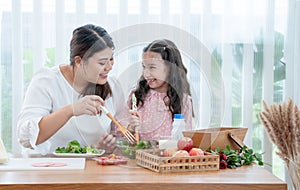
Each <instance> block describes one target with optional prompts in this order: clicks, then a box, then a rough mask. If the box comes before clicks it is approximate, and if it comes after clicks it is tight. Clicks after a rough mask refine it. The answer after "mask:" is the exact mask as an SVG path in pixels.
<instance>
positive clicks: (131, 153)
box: [116, 139, 153, 159]
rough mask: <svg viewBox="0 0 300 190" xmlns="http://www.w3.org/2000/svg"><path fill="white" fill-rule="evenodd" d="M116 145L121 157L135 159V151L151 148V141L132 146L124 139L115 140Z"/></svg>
mask: <svg viewBox="0 0 300 190" xmlns="http://www.w3.org/2000/svg"><path fill="white" fill-rule="evenodd" d="M116 145H117V147H118V149H119V150H120V151H121V153H122V155H123V156H125V157H127V158H130V159H135V152H136V150H139V149H149V148H153V145H152V143H151V141H140V142H139V143H138V144H136V145H133V144H130V143H129V142H128V141H126V140H124V139H120V140H117V144H116Z"/></svg>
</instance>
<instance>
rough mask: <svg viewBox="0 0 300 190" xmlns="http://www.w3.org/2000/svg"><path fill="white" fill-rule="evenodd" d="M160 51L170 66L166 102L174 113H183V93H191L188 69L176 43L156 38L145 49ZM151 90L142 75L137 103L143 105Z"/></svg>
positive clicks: (138, 87) (165, 62)
mask: <svg viewBox="0 0 300 190" xmlns="http://www.w3.org/2000/svg"><path fill="white" fill-rule="evenodd" d="M148 51H150V52H155V53H159V54H160V55H161V57H162V59H163V60H164V64H166V66H167V67H168V68H169V72H170V73H169V78H168V79H167V80H168V81H165V82H167V83H168V84H169V85H168V90H167V97H168V98H165V104H166V105H167V106H168V107H169V109H170V111H171V113H172V114H176V113H182V110H181V108H182V100H183V95H184V94H187V95H191V92H190V85H189V82H188V80H187V69H186V67H185V66H184V65H183V62H182V58H181V55H180V52H179V50H178V48H177V47H176V45H175V44H174V43H173V42H172V41H170V40H167V39H163V40H156V41H153V42H152V43H150V44H149V45H148V46H146V47H145V48H144V50H143V53H145V52H148ZM149 90H150V87H149V85H148V84H147V81H146V80H145V78H144V77H143V76H141V78H140V80H139V82H138V85H137V89H136V90H135V92H134V93H135V96H136V98H137V105H139V106H142V105H143V104H144V100H145V98H146V95H147V93H148V91H149Z"/></svg>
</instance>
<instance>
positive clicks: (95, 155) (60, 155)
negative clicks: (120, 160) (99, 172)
mask: <svg viewBox="0 0 300 190" xmlns="http://www.w3.org/2000/svg"><path fill="white" fill-rule="evenodd" d="M100 151H101V152H100V153H98V154H90V153H89V154H76V153H56V152H53V155H54V156H59V157H76V158H94V157H98V156H101V155H102V154H104V153H105V150H100Z"/></svg>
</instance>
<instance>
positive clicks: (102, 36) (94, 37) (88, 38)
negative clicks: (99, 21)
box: [70, 24, 114, 100]
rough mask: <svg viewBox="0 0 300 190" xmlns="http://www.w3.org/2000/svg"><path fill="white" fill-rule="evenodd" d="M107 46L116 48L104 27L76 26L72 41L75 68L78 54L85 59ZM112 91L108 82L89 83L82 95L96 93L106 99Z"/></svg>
mask: <svg viewBox="0 0 300 190" xmlns="http://www.w3.org/2000/svg"><path fill="white" fill-rule="evenodd" d="M107 47H109V48H111V49H114V43H113V41H112V38H111V37H110V35H109V34H108V33H107V31H106V30H105V29H104V28H102V27H100V26H95V25H92V24H87V25H84V26H81V27H79V28H76V29H75V30H74V31H73V37H72V39H71V42H70V64H71V65H72V66H73V68H74V66H75V57H76V56H79V57H81V58H82V59H83V60H87V59H88V58H90V57H92V56H93V55H94V54H95V53H97V52H99V51H102V50H104V49H106V48H107ZM87 74H88V73H87ZM111 93H112V91H111V88H110V86H109V84H108V83H105V84H103V85H99V84H94V83H89V84H88V86H87V87H86V88H85V89H84V90H83V91H82V92H81V93H80V95H81V96H85V95H91V94H96V95H99V96H100V97H101V98H102V99H104V100H105V99H106V98H107V97H109V96H110V95H111Z"/></svg>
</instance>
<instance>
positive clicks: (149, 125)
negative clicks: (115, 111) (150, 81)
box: [118, 89, 192, 140]
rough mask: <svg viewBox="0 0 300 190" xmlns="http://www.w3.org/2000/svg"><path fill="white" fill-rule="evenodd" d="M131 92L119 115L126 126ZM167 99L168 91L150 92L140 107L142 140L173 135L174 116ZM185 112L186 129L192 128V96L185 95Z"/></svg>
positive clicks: (119, 118) (183, 103) (140, 133)
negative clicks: (166, 103) (167, 104)
mask: <svg viewBox="0 0 300 190" xmlns="http://www.w3.org/2000/svg"><path fill="white" fill-rule="evenodd" d="M132 93H133V91H131V92H130V95H129V98H128V102H127V106H126V108H125V109H124V110H123V111H122V113H121V114H120V115H119V117H118V120H119V121H120V123H121V124H122V125H124V126H128V124H129V117H130V114H129V111H128V110H129V109H130V107H131V106H130V107H129V105H131V96H132ZM164 99H165V100H167V95H166V93H159V92H156V91H155V90H151V89H150V91H149V92H148V94H147V96H146V98H145V101H144V105H143V106H142V107H138V114H139V117H140V120H141V126H140V128H139V135H140V139H141V140H151V139H164V138H168V137H170V136H171V132H172V123H173V116H172V113H171V112H170V110H169V108H168V107H167V106H166V105H165V101H164ZM182 105H183V114H184V118H185V122H186V130H191V129H192V100H191V97H190V96H188V95H185V96H184V98H183V102H182Z"/></svg>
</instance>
